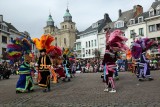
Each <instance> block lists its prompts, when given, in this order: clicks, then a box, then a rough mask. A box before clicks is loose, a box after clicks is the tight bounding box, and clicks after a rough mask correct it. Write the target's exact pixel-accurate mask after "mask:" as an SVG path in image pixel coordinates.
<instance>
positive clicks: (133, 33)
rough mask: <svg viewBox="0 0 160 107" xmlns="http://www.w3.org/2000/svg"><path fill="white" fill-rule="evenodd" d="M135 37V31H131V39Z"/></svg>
mask: <svg viewBox="0 0 160 107" xmlns="http://www.w3.org/2000/svg"><path fill="white" fill-rule="evenodd" d="M134 35H135V32H134V30H130V38H133V36H134Z"/></svg>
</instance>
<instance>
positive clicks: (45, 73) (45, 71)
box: [33, 35, 54, 92]
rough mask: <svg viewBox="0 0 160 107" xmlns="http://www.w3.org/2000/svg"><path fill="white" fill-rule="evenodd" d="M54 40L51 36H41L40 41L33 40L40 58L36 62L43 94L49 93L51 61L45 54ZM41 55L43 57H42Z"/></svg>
mask: <svg viewBox="0 0 160 107" xmlns="http://www.w3.org/2000/svg"><path fill="white" fill-rule="evenodd" d="M53 40H54V38H53V37H52V36H51V35H42V36H41V38H40V40H39V39H38V38H35V39H33V42H34V43H35V45H36V47H37V49H39V51H40V53H41V56H40V57H39V60H38V71H39V73H40V76H41V78H40V80H39V84H38V85H39V86H40V87H43V88H44V90H43V92H46V91H47V88H48V91H50V69H51V61H50V57H49V56H48V55H47V54H46V52H47V51H49V49H50V47H51V43H52V41H53ZM42 53H43V55H42Z"/></svg>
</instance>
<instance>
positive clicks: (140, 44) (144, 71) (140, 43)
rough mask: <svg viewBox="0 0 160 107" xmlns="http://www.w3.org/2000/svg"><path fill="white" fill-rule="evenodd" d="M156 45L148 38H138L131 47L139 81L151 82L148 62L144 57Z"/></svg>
mask: <svg viewBox="0 0 160 107" xmlns="http://www.w3.org/2000/svg"><path fill="white" fill-rule="evenodd" d="M154 44H156V43H155V42H154V41H153V40H151V39H148V38H143V39H142V38H140V39H138V40H136V41H135V42H134V43H133V44H132V46H131V52H132V57H133V58H135V59H136V60H138V59H140V60H139V61H138V68H137V69H138V78H139V81H143V80H144V79H148V80H153V78H152V77H151V75H150V69H149V62H150V61H149V60H148V59H147V57H146V52H147V50H148V49H150V48H151V46H153V45H154Z"/></svg>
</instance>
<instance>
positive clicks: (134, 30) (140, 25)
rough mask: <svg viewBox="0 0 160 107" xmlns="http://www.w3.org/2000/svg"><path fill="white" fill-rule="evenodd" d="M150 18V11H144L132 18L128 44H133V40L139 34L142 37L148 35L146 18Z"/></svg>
mask: <svg viewBox="0 0 160 107" xmlns="http://www.w3.org/2000/svg"><path fill="white" fill-rule="evenodd" d="M146 18H148V12H144V13H142V14H140V15H139V16H137V17H135V18H132V19H130V20H129V22H128V25H127V27H128V29H127V35H128V41H127V45H128V46H131V43H132V42H133V40H134V39H135V38H136V37H137V36H138V37H140V38H144V37H147V25H146V21H145V19H146Z"/></svg>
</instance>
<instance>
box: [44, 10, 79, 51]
mask: <svg viewBox="0 0 160 107" xmlns="http://www.w3.org/2000/svg"><path fill="white" fill-rule="evenodd" d="M63 18H64V21H63V22H61V23H60V29H59V28H58V27H56V26H54V21H53V19H52V16H51V15H49V18H48V20H47V26H46V27H44V33H45V34H52V35H53V36H54V37H55V40H54V42H53V45H55V46H59V47H61V48H70V49H73V48H74V42H75V41H76V32H77V29H76V23H75V22H73V21H72V15H71V14H70V12H69V9H68V8H67V10H66V13H65V14H64V16H63Z"/></svg>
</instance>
